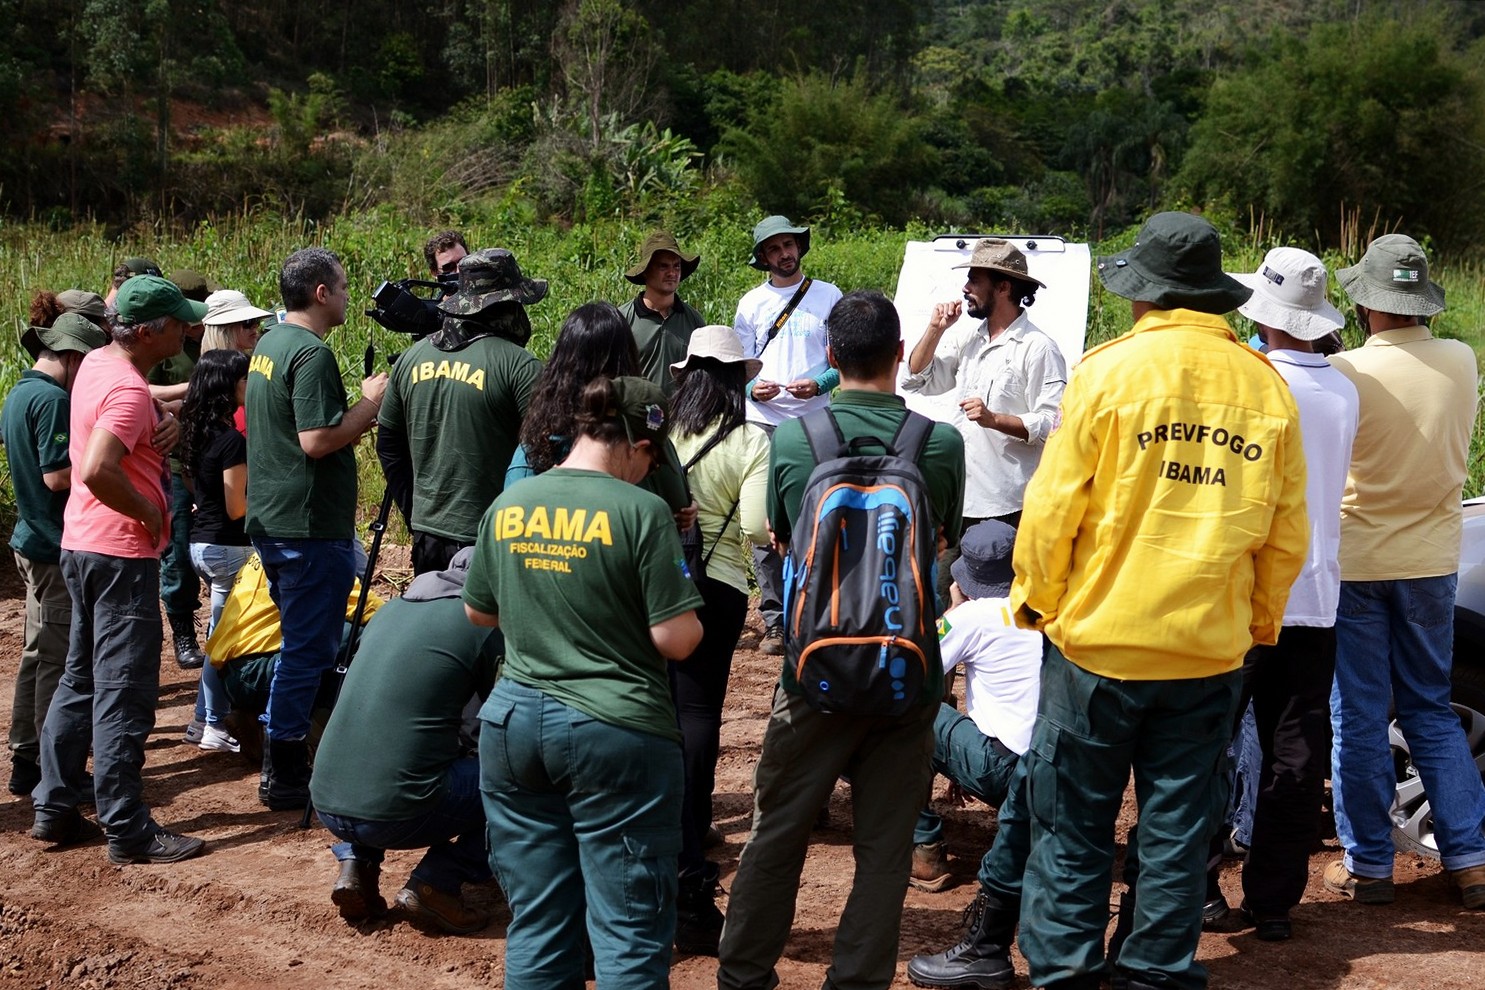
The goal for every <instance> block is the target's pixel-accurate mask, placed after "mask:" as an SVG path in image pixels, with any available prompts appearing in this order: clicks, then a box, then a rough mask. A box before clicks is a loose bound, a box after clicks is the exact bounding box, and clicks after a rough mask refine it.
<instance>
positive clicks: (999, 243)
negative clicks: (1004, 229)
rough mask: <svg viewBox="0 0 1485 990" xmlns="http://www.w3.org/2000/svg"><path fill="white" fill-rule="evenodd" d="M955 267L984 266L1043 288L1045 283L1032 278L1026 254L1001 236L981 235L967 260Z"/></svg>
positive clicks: (988, 269) (989, 269)
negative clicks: (1027, 265)
mask: <svg viewBox="0 0 1485 990" xmlns="http://www.w3.org/2000/svg"><path fill="white" fill-rule="evenodd" d="M954 267H955V268H984V269H985V270H987V271H992V272H999V273H1000V274H1002V275H1009V276H1010V277H1011V278H1019V279H1022V280H1023V281H1026V282H1035V283H1036V284H1037V285H1039V286H1041V287H1042V288H1043V289H1045V288H1046V287H1047V283H1045V282H1043V281H1042V280H1041V279H1039V278H1032V276H1031V272H1030V271H1028V270H1027V268H1026V255H1024V254H1022V253H1021V249H1020V248H1018V247H1016V245H1014V244H1012V243H1011V242H1010V241H1008V240H1006V239H1005V238H1003V237H982V238H980V239H979V241H977V242H976V243H975V250H974V253H973V254H971V255H970V256H969V260H968V261H966V262H965V263H964V264H962V265H955V266H954Z"/></svg>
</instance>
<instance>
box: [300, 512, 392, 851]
mask: <svg viewBox="0 0 1485 990" xmlns="http://www.w3.org/2000/svg"><path fill="white" fill-rule="evenodd" d="M391 511H392V489H391V488H388V489H387V490H386V492H385V493H384V494H383V495H382V507H381V509H379V510H378V511H377V514H376V520H375V521H374V522H372V524H371V549H370V550H368V551H367V552H366V573H365V574H363V575H361V593H360V594H359V595H357V596H356V610H355V611H354V612H352V613H351V631H350V632H349V633H347V634H346V638H345V645H344V646H343V647H342V648H341V651H340V660H339V661H338V662H337V663H336V664H335V690H334V691H333V692H332V693H331V695H330V710H331V711H332V712H333V711H334V710H335V704H336V702H338V701H339V700H340V689H341V688H342V687H344V686H345V672H346V670H347V669H349V668H350V665H351V658H352V657H354V656H355V655H356V641H357V640H358V639H360V638H361V616H362V615H364V614H365V613H366V596H367V595H369V594H370V593H371V576H372V574H374V573H375V572H376V558H377V556H378V555H379V554H380V553H381V550H382V534H383V533H385V532H386V531H387V516H388V514H389V513H390V512H391ZM314 814H315V803H314V799H313V798H311V799H310V800H309V801H308V802H306V803H305V805H304V817H303V818H301V819H300V820H299V827H300V828H309V823H310V820H311V819H313V818H314Z"/></svg>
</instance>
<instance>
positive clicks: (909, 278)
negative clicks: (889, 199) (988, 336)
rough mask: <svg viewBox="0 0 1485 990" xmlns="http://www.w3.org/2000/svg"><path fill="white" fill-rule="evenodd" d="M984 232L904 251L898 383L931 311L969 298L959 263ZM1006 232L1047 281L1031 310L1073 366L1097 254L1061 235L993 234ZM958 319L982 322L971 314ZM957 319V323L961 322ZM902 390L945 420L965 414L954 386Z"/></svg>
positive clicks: (911, 404)
mask: <svg viewBox="0 0 1485 990" xmlns="http://www.w3.org/2000/svg"><path fill="white" fill-rule="evenodd" d="M982 236H987V235H982V234H945V235H942V236H940V237H935V238H934V239H933V240H931V241H909V242H908V244H907V248H906V250H905V251H904V252H903V259H902V271H901V272H900V273H898V276H897V293H896V295H895V296H894V297H893V298H894V305H895V306H896V307H897V315H898V317H900V318H901V320H902V345H903V357H904V359H903V363H902V369H901V374H900V375H899V383H900V381H901V378H902V377H903V376H906V375H907V360H906V356H907V355H909V354H911V353H912V352H913V347H914V346H916V345H917V343H918V340H919V338H921V337H922V336H923V329H924V328H925V327H927V326H928V314H929V313H931V312H932V311H933V307H934V306H935V305H936V304H938V303H941V302H953V301H955V300H959V301H961V302H962V301H963V299H964V291H963V290H964V281H965V276H967V275H968V274H969V270H968V269H967V268H960V269H957V270H956V269H955V268H954V266H955V265H960V264H963V263H964V262H966V261H968V260H969V257H970V255H971V254H972V253H973V252H974V246H975V241H977V240H979V239H980V237H982ZM988 236H994V237H1004V238H1005V239H1006V240H1008V241H1010V242H1011V243H1012V244H1014V245H1016V247H1018V248H1020V249H1021V252H1022V253H1023V254H1025V255H1026V265H1027V269H1028V270H1029V272H1030V273H1031V275H1032V276H1033V277H1034V278H1037V279H1040V280H1041V281H1042V282H1045V283H1046V285H1047V287H1046V288H1045V289H1038V290H1037V293H1036V302H1035V304H1033V305H1032V307H1031V308H1030V309H1028V310H1027V311H1026V315H1027V316H1028V317H1030V319H1031V322H1032V323H1035V324H1036V325H1037V327H1038V328H1039V329H1041V330H1042V331H1043V332H1044V333H1046V334H1047V335H1048V336H1050V337H1051V338H1052V339H1053V340H1054V341H1056V342H1057V346H1058V347H1059V348H1060V349H1061V351H1062V356H1063V357H1064V358H1066V359H1067V366H1068V368H1069V369H1071V368H1072V366H1073V365H1075V364H1077V362H1078V361H1079V360H1080V359H1081V358H1082V356H1083V342H1084V339H1085V335H1086V332H1087V329H1088V288H1089V284H1090V281H1089V280H1090V278H1091V277H1092V274H1093V266H1092V256H1091V254H1090V252H1089V250H1088V245H1087V244H1069V243H1067V242H1066V241H1064V240H1063V239H1062V238H1060V237H1044V236H1040V235H1011V234H994V235H988ZM959 323H969V324H977V323H979V320H976V319H972V318H970V317H969V316H968V315H967V314H962V315H961V316H960V317H959ZM957 325H958V324H956V326H957ZM898 392H899V393H900V394H902V396H903V398H904V399H906V400H907V404H908V408H910V409H914V410H916V411H918V412H920V413H923V414H924V415H925V416H932V417H933V418H934V419H937V420H941V421H943V422H946V423H950V422H956V421H957V420H958V419H959V418H961V417H962V414H961V413H960V411H959V406H958V404H957V400H958V396H959V393H958V391H957V390H955V389H950V390H949V391H948V392H946V393H944V394H943V395H918V394H914V393H911V392H908V393H904V392H902V389H901V387H900V384H899V388H898Z"/></svg>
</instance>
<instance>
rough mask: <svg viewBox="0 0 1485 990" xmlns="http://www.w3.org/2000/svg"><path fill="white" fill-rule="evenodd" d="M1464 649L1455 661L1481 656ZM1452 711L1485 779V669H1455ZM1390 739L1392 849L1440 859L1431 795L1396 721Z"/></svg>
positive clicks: (1456, 653) (1472, 666)
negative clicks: (1393, 786) (1394, 783)
mask: <svg viewBox="0 0 1485 990" xmlns="http://www.w3.org/2000/svg"><path fill="white" fill-rule="evenodd" d="M1461 645H1462V644H1456V647H1455V650H1454V656H1455V658H1456V659H1458V658H1460V657H1462V656H1466V655H1468V656H1472V657H1478V656H1479V655H1480V653H1479V651H1478V650H1475V651H1474V652H1472V653H1466V652H1465V651H1464V650H1462V649H1460V646H1461ZM1452 707H1453V709H1454V712H1455V714H1457V715H1458V716H1459V721H1460V724H1461V725H1463V726H1464V735H1465V738H1466V739H1467V740H1468V742H1469V747H1470V754H1471V755H1472V756H1474V758H1475V766H1476V767H1477V768H1479V770H1480V773H1481V776H1482V778H1485V666H1482V665H1480V664H1478V663H1473V664H1470V665H1467V666H1464V665H1462V666H1456V667H1455V670H1454V690H1453V705H1452ZM1387 737H1388V741H1389V742H1390V743H1391V745H1392V765H1393V769H1394V770H1395V771H1396V774H1397V793H1396V795H1395V796H1394V797H1393V799H1392V823H1393V828H1392V842H1393V845H1395V846H1396V847H1397V848H1398V849H1399V850H1401V851H1402V852H1410V853H1417V854H1418V855H1420V856H1427V857H1429V858H1430V859H1438V858H1439V846H1438V842H1437V841H1436V840H1435V838H1434V834H1433V813H1432V811H1431V810H1430V809H1429V805H1428V795H1427V794H1425V793H1424V792H1423V781H1422V780H1420V779H1419V777H1418V768H1417V767H1415V766H1414V765H1413V760H1412V756H1411V754H1410V753H1409V751H1408V741H1407V740H1406V739H1404V738H1403V734H1402V730H1401V729H1400V728H1399V727H1398V724H1397V722H1396V720H1394V721H1393V722H1392V723H1391V724H1390V725H1388V727H1387Z"/></svg>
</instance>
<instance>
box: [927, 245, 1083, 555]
mask: <svg viewBox="0 0 1485 990" xmlns="http://www.w3.org/2000/svg"><path fill="white" fill-rule="evenodd" d="M955 267H956V268H968V269H969V276H968V279H967V280H966V281H965V283H964V303H963V304H962V308H963V309H964V310H965V311H966V312H968V314H969V315H970V316H971V317H973V318H977V319H979V320H980V323H979V325H978V326H971V325H968V324H966V325H964V326H961V327H958V328H956V329H954V330H953V331H952V332H949V328H950V327H953V326H954V324H955V323H956V322H957V321H958V319H959V314H960V311H961V304H960V303H959V302H957V301H955V302H946V303H939V304H938V305H936V306H934V307H933V314H932V316H930V317H929V320H928V328H927V329H926V330H925V331H924V332H923V336H922V338H921V339H920V340H919V341H918V343H917V346H915V347H914V348H913V352H912V354H911V355H909V357H908V375H907V377H905V378H904V379H903V380H902V388H903V391H905V392H920V393H922V394H924V395H942V394H943V393H945V392H948V391H949V390H950V389H957V390H958V396H959V408H960V410H962V411H963V413H964V418H963V419H962V420H960V421H959V424H958V425H959V432H960V433H962V434H963V435H964V454H965V457H964V463H965V471H966V475H965V486H964V517H965V518H964V525H965V528H966V529H968V528H969V527H970V526H971V525H973V524H974V523H976V522H979V521H980V520H982V519H999V520H1001V521H1002V522H1006V523H1009V524H1010V525H1012V526H1015V525H1017V524H1019V522H1020V519H1021V504H1022V500H1023V498H1024V496H1025V492H1026V483H1027V482H1028V481H1029V480H1031V475H1032V472H1033V471H1035V470H1036V466H1037V464H1038V463H1040V461H1041V457H1042V445H1043V444H1045V443H1046V440H1047V437H1048V436H1050V435H1051V433H1052V429H1053V427H1054V426H1055V425H1056V423H1057V408H1058V405H1059V404H1060V403H1061V401H1062V390H1063V388H1064V387H1065V386H1066V385H1067V362H1066V360H1064V358H1063V356H1062V352H1061V351H1060V350H1058V348H1057V344H1056V343H1055V342H1054V341H1053V340H1052V338H1051V337H1049V336H1047V335H1046V334H1045V333H1043V332H1042V331H1040V330H1038V329H1037V328H1036V326H1035V325H1034V324H1033V323H1032V322H1031V320H1029V319H1028V318H1027V316H1026V308H1027V307H1028V306H1030V305H1031V304H1032V303H1033V302H1035V300H1036V290H1037V289H1038V288H1042V289H1045V288H1046V286H1045V285H1044V284H1043V283H1041V282H1040V281H1038V280H1037V279H1034V278H1032V277H1031V275H1030V274H1029V273H1028V271H1027V267H1026V256H1025V255H1024V254H1022V253H1021V251H1020V250H1019V249H1018V248H1017V247H1016V246H1015V245H1014V244H1012V243H1010V242H1009V241H1006V240H1003V239H1001V238H998V237H987V238H983V239H981V240H980V242H979V243H978V244H976V245H975V249H974V253H973V254H972V255H971V256H970V259H969V261H968V262H966V263H965V264H962V265H956V266H955Z"/></svg>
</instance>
